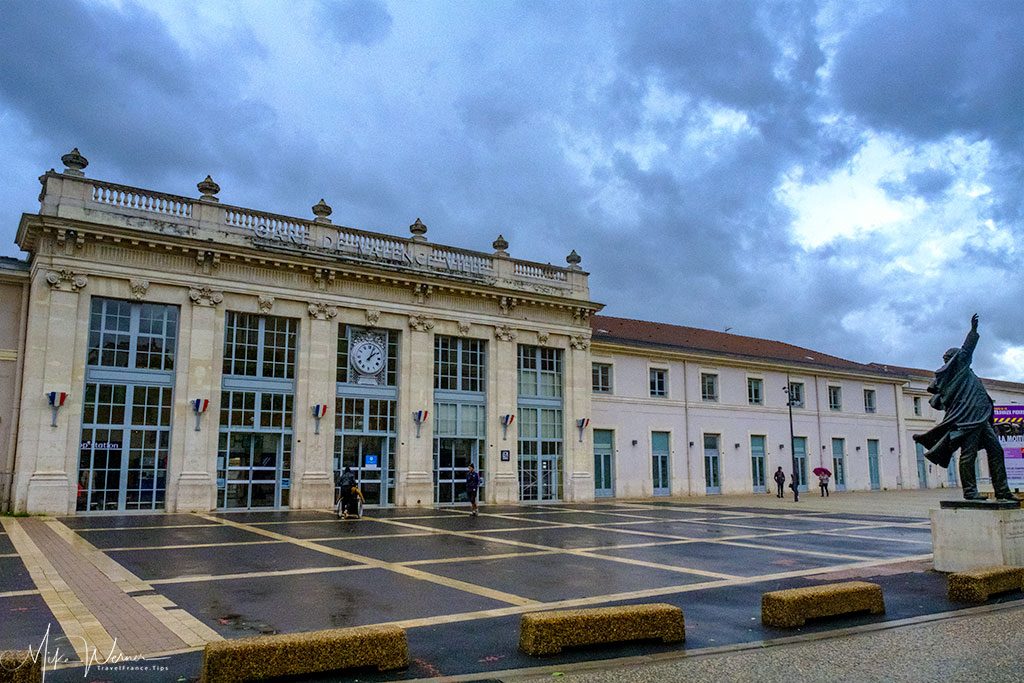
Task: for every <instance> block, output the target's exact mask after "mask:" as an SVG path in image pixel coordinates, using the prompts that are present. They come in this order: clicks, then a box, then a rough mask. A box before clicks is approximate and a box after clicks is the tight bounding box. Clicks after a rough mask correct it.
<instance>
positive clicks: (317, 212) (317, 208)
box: [313, 197, 334, 223]
mask: <svg viewBox="0 0 1024 683" xmlns="http://www.w3.org/2000/svg"><path fill="white" fill-rule="evenodd" d="M332 213H334V209H332V208H331V207H330V206H329V205H328V204H327V202H325V201H324V198H323V197H321V198H320V201H318V202H317V203H316V204H314V205H313V215H314V216H316V218H314V219H313V221H314V222H315V223H330V222H331V219H330V218H328V216H330V215H331V214H332Z"/></svg>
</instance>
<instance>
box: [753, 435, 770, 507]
mask: <svg viewBox="0 0 1024 683" xmlns="http://www.w3.org/2000/svg"><path fill="white" fill-rule="evenodd" d="M765 441H766V437H763V436H752V437H750V473H751V478H752V484H753V491H754V493H764V492H765V491H767V490H768V489H767V487H766V486H765V464H764V458H765V453H764V451H765Z"/></svg>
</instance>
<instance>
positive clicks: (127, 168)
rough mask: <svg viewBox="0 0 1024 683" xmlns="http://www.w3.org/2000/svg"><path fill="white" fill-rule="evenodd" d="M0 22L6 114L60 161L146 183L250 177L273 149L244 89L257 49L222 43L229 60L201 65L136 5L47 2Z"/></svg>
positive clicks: (268, 116)
mask: <svg viewBox="0 0 1024 683" xmlns="http://www.w3.org/2000/svg"><path fill="white" fill-rule="evenodd" d="M0 13H2V17H0V19H2V20H0V43H2V44H3V46H4V48H3V50H0V72H2V73H3V78H0V102H2V103H3V104H4V105H6V106H7V107H9V108H11V109H12V110H14V111H17V112H18V113H19V114H20V115H21V116H23V117H24V119H25V120H26V121H28V122H30V125H31V126H32V129H33V132H34V133H35V134H36V135H37V136H39V137H41V138H44V139H48V140H50V141H52V143H53V146H54V148H55V149H63V150H66V149H70V148H71V147H72V146H78V147H80V148H82V150H83V151H87V153H93V151H94V150H95V153H99V154H102V155H103V157H104V158H106V159H108V160H111V161H113V162H114V163H115V164H117V165H118V166H119V167H120V168H121V169H122V170H123V171H124V172H125V173H127V174H129V175H130V176H132V178H133V181H134V182H139V181H141V180H145V179H152V178H161V177H164V176H165V175H166V174H169V173H173V170H174V169H177V168H180V167H182V166H187V167H191V168H193V169H196V168H208V169H211V171H212V170H213V169H214V168H218V167H221V165H223V164H233V165H236V166H235V167H236V168H238V167H239V166H241V167H245V166H246V165H249V166H251V165H253V163H254V162H253V158H254V157H255V155H256V152H257V150H258V149H259V148H261V147H263V148H266V147H267V146H268V145H271V146H272V145H273V143H272V142H269V141H268V138H269V137H270V136H269V135H268V133H269V127H270V125H271V124H272V123H273V113H272V110H271V109H270V108H269V107H267V106H266V105H265V104H262V103H260V102H256V101H251V100H246V99H244V98H243V97H241V96H239V94H238V90H237V87H236V85H237V83H236V81H237V79H239V78H240V77H241V76H242V74H241V70H240V69H238V68H236V67H237V66H238V65H239V61H242V60H244V59H245V58H246V57H250V58H251V57H255V56H257V55H258V54H259V48H258V46H255V44H254V41H252V40H251V39H250V40H244V39H236V37H235V36H232V35H227V36H222V37H221V40H220V41H218V44H219V45H220V46H221V49H222V50H223V51H224V53H225V54H220V53H218V52H216V51H210V52H206V53H204V54H201V55H198V56H195V57H194V56H191V55H189V54H188V53H186V52H185V51H184V50H183V49H182V48H181V47H180V46H179V45H178V44H177V42H175V40H174V39H173V38H172V37H171V36H170V35H169V33H168V31H167V29H166V27H165V26H164V25H163V23H162V22H161V20H160V19H159V18H158V17H157V16H156V15H154V14H153V13H151V12H149V11H148V10H145V9H142V8H140V7H138V6H136V5H133V4H131V3H126V4H125V5H124V7H123V8H122V9H117V8H114V7H110V6H107V5H104V4H99V3H96V4H89V5H84V4H79V3H77V2H71V1H61V0H56V1H55V0H40V1H39V2H14V3H5V5H4V7H3V9H2V10H0ZM247 50H248V54H246V51H247ZM226 55H232V56H231V57H230V58H225V57H226ZM95 153H94V154H95ZM94 158H95V157H94ZM193 173H195V171H193Z"/></svg>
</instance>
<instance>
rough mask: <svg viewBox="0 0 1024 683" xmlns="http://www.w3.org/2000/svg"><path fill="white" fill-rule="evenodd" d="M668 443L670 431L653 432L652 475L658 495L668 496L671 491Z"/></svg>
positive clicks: (655, 493)
mask: <svg viewBox="0 0 1024 683" xmlns="http://www.w3.org/2000/svg"><path fill="white" fill-rule="evenodd" d="M668 443H669V442H668V432H651V477H652V482H653V489H654V491H653V492H654V495H656V496H667V495H669V494H670V493H671V488H672V486H671V483H670V481H669V467H668V462H669V446H668Z"/></svg>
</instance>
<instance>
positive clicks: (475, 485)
mask: <svg viewBox="0 0 1024 683" xmlns="http://www.w3.org/2000/svg"><path fill="white" fill-rule="evenodd" d="M479 491H480V473H479V472H477V471H476V468H475V467H473V463H469V471H468V472H466V497H467V498H468V499H469V504H470V505H471V506H472V510H471V511H470V513H469V514H471V515H473V516H474V517H476V515H477V509H476V497H477V493H478V492H479Z"/></svg>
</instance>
